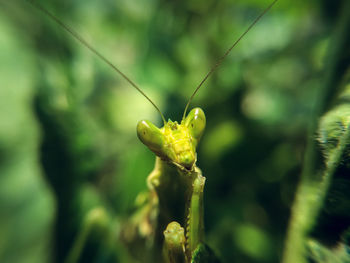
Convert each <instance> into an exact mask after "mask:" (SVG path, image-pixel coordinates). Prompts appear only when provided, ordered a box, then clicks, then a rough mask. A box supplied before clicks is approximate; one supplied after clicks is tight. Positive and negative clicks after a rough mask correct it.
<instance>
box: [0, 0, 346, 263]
mask: <svg viewBox="0 0 350 263" xmlns="http://www.w3.org/2000/svg"><path fill="white" fill-rule="evenodd" d="M37 2H38V3H41V4H42V5H43V6H44V7H45V8H47V9H48V10H50V11H51V12H53V13H54V14H55V15H57V16H58V17H59V18H60V19H61V20H62V21H64V23H66V24H68V25H70V26H71V27H72V28H74V29H75V30H76V31H77V32H79V33H80V34H81V35H82V36H83V37H84V38H86V39H87V40H88V42H90V43H91V44H92V45H93V46H94V47H95V48H96V49H97V50H99V51H100V52H101V53H103V54H104V55H105V56H106V57H107V58H108V59H109V60H110V61H112V62H113V63H114V64H115V65H117V67H118V68H119V69H121V70H122V71H123V72H124V73H125V74H126V75H127V76H129V77H130V78H131V79H132V80H133V81H134V82H136V83H137V84H138V85H139V86H140V87H141V88H142V89H143V90H144V91H145V92H146V93H147V94H148V95H149V96H150V97H151V98H152V100H153V101H154V102H155V103H156V104H157V105H158V106H159V107H160V109H161V110H162V111H163V113H164V115H165V116H166V118H171V119H172V120H178V121H179V120H180V119H181V116H182V114H183V110H184V106H185V104H186V103H187V100H188V98H189V97H190V95H191V93H192V92H193V90H194V88H195V87H196V86H197V85H198V84H199V82H200V81H201V80H202V79H203V77H204V76H205V74H206V73H207V71H208V70H209V69H210V67H211V66H212V65H213V64H214V63H215V61H216V60H217V59H218V58H219V57H220V56H222V55H223V53H224V52H225V51H226V49H227V48H228V47H229V46H231V45H232V43H233V42H234V40H236V39H237V38H238V36H239V35H240V34H241V33H242V32H243V31H244V29H245V28H247V27H248V26H249V24H250V23H251V22H252V21H253V20H254V19H255V18H256V17H257V16H258V15H259V14H260V13H261V11H262V10H263V9H264V8H265V7H266V6H267V5H268V4H269V3H270V0H222V1H214V0H201V1H197V0H178V1H175V0H174V1H171V0H103V1H96V0H85V1H80V0H76V1H68V0H61V1H50V2H45V1H43V0H42V1H39V0H38V1H37ZM340 4H341V1H330V0H318V1H317V0H313V1H301V0H297V1H282V0H281V1H279V2H278V3H277V4H276V5H275V6H274V7H273V8H272V10H271V11H270V12H268V13H267V14H266V15H265V17H264V18H263V19H262V20H261V21H260V22H259V23H258V24H257V25H256V26H255V27H254V28H253V30H252V31H251V32H249V34H248V35H247V36H246V37H245V38H244V39H243V40H242V41H241V42H240V43H239V45H238V46H237V47H235V49H234V50H233V51H232V54H230V56H229V57H227V59H226V60H225V61H224V63H223V64H222V66H221V67H220V68H219V69H218V70H217V71H216V72H215V73H214V74H213V75H212V77H211V78H210V79H209V80H208V81H207V82H206V83H205V84H204V86H203V88H202V89H201V90H200V91H199V93H198V95H197V96H196V97H195V99H194V101H193V103H192V105H191V106H192V107H195V106H199V107H201V108H202V109H203V110H204V112H205V113H206V116H207V128H206V132H205V134H204V136H203V139H202V141H201V144H200V146H199V149H198V166H199V167H200V168H201V169H202V170H203V173H204V176H206V177H207V183H206V190H205V224H206V233H207V243H208V244H209V245H210V246H211V247H212V248H213V249H214V250H215V252H216V253H217V254H218V255H219V257H220V258H221V259H222V262H248V263H249V262H279V261H280V260H281V256H282V249H283V242H284V238H285V235H286V228H287V223H288V218H289V213H290V207H291V204H292V201H293V194H294V192H295V188H296V184H297V182H298V178H299V174H300V166H301V161H302V156H303V150H304V145H305V140H306V128H307V125H308V123H309V121H310V118H311V111H312V108H313V105H314V103H315V100H316V98H317V90H318V87H319V86H320V84H321V83H322V75H323V74H324V71H323V70H324V65H325V64H326V63H327V61H326V60H325V54H326V52H327V48H328V44H329V41H330V38H331V33H332V32H333V30H334V24H335V21H336V18H337V15H338V11H339V6H340ZM0 85H1V88H0V109H1V110H0V115H1V122H0V213H1V216H0V261H1V262H6V263H7V262H62V261H63V260H64V258H66V256H67V253H68V251H69V249H70V248H71V247H72V243H73V240H74V238H75V237H76V236H77V235H78V232H79V229H80V226H81V225H82V224H84V222H86V219H85V218H86V216H87V213H88V212H89V211H90V210H91V209H93V208H96V207H97V208H101V207H102V208H104V209H105V210H106V211H107V214H108V215H106V218H107V219H106V222H105V221H103V222H102V224H106V225H108V228H110V230H109V231H103V230H101V231H100V232H101V233H95V234H96V238H95V239H92V241H89V242H88V244H87V246H86V247H85V249H83V254H82V256H81V259H82V262H133V261H132V259H131V258H129V257H128V254H127V252H126V250H125V249H124V248H123V246H122V245H121V243H120V241H119V238H118V233H119V231H120V228H121V225H122V222H123V221H124V220H126V219H127V217H128V216H129V215H130V213H131V211H132V210H133V207H134V203H135V201H134V200H135V197H136V195H137V194H138V193H139V192H140V191H142V190H145V189H146V181H145V180H146V177H147V175H148V173H149V172H150V171H151V170H152V167H153V165H154V156H153V154H152V153H151V152H150V151H149V150H148V149H146V147H145V146H144V145H143V144H142V143H140V142H139V141H138V139H137V136H136V124H137V122H138V121H139V120H142V119H148V120H151V121H153V122H155V123H157V124H158V125H159V126H160V125H161V119H160V116H159V115H158V114H157V112H156V111H155V110H154V108H153V107H152V105H150V103H149V102H147V101H146V100H145V98H143V97H142V96H141V95H140V94H139V93H137V92H136V91H135V90H134V89H133V88H132V87H131V86H130V85H129V84H128V83H127V82H126V81H125V80H123V79H122V78H121V77H120V76H118V75H117V74H116V73H115V72H114V71H113V70H112V69H111V68H109V67H108V66H106V65H105V64H104V63H103V62H101V61H100V60H99V59H97V58H96V57H95V56H94V55H93V54H91V53H90V52H89V51H88V50H87V49H86V48H85V47H83V46H82V45H80V44H78V43H77V42H76V41H75V40H74V39H73V38H72V37H71V36H69V35H67V33H65V32H64V31H63V30H62V29H61V28H59V27H58V26H57V25H56V24H55V23H54V22H52V21H51V20H49V19H47V17H45V16H44V15H43V14H42V13H40V12H38V11H37V10H36V9H34V8H33V7H32V6H31V5H30V4H28V2H26V1H17V0H16V1H11V2H10V1H4V0H1V1H0ZM94 240H95V241H94Z"/></svg>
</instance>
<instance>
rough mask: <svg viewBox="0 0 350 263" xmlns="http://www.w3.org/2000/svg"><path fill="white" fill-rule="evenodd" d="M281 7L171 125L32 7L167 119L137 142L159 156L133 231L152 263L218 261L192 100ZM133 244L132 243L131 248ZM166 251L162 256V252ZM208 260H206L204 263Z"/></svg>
mask: <svg viewBox="0 0 350 263" xmlns="http://www.w3.org/2000/svg"><path fill="white" fill-rule="evenodd" d="M276 2H277V0H274V1H273V2H272V3H271V4H270V5H269V6H268V7H267V8H266V9H265V10H264V11H263V12H262V13H261V15H260V16H258V17H257V18H256V19H255V20H254V21H253V23H252V24H251V25H250V26H249V27H248V28H247V30H246V31H244V32H243V34H241V36H240V37H239V38H238V39H237V40H236V41H235V42H234V43H233V45H232V46H231V47H230V48H229V49H228V50H227V51H226V53H225V54H224V55H223V56H222V57H221V58H220V59H219V60H218V61H217V63H216V64H215V65H214V66H213V67H212V68H211V69H210V71H209V72H208V73H207V74H206V75H205V77H204V78H203V80H202V81H201V82H200V84H199V85H198V86H197V87H196V89H195V90H194V92H193V93H192V95H191V97H190V99H189V101H188V103H187V105H186V107H185V110H184V113H183V117H182V120H181V121H180V123H178V122H177V121H171V120H168V121H166V119H165V117H164V116H163V114H162V112H161V111H160V109H159V108H158V106H156V104H155V103H154V102H153V101H152V100H151V99H150V98H149V97H148V96H147V95H146V94H145V93H144V91H143V90H141V89H140V88H139V87H138V86H137V85H136V84H135V83H134V82H133V81H132V80H131V79H130V78H129V77H127V76H126V75H125V74H124V73H123V72H122V71H120V70H119V69H118V68H117V67H116V66H114V65H113V64H112V63H111V62H110V61H109V60H108V59H107V58H106V57H104V56H103V55H102V54H101V53H100V52H98V51H97V50H96V49H95V48H94V47H92V46H91V45H90V44H89V43H88V42H86V41H85V40H84V39H83V38H82V37H80V35H79V34H77V33H76V32H75V31H73V30H72V29H70V28H69V27H67V26H66V25H65V24H63V23H62V22H61V21H60V20H59V19H57V18H56V17H55V16H53V15H52V14H51V13H50V12H48V11H47V10H46V9H44V8H42V7H41V6H40V5H37V4H35V2H30V3H32V4H33V5H34V6H35V7H36V8H37V9H39V10H40V11H42V12H43V13H44V14H46V15H48V16H49V17H50V18H51V19H52V20H54V21H55V22H56V23H57V24H58V25H60V26H61V27H62V28H63V29H64V30H66V31H67V32H68V33H70V34H71V35H72V36H73V37H74V38H75V39H76V40H78V41H79V42H80V43H81V44H83V45H84V46H85V47H87V48H88V49H89V50H90V51H91V52H92V53H94V54H95V55H97V56H98V57H99V58H100V59H101V60H102V61H104V62H105V63H106V64H108V65H109V66H110V67H112V68H113V69H114V70H115V71H116V72H117V73H118V74H119V75H120V76H121V77H122V78H124V79H125V80H126V81H127V82H128V83H129V84H130V85H131V86H132V87H133V88H135V89H136V90H137V91H138V92H139V93H140V94H141V95H143V96H144V97H145V98H146V99H147V100H148V101H149V102H150V103H151V104H152V105H153V106H154V108H155V109H156V110H157V111H158V112H159V114H160V116H161V118H162V120H163V125H164V126H163V127H162V128H158V127H156V126H155V125H154V124H153V123H152V122H150V121H147V120H143V121H140V122H139V123H138V124H137V136H138V138H139V139H140V140H141V142H142V143H143V144H145V145H146V146H147V147H148V148H149V149H150V150H151V151H152V152H153V153H154V154H155V155H156V161H155V168H154V170H153V171H152V172H151V174H150V175H149V176H148V179H147V185H148V188H149V194H148V197H147V200H148V201H147V203H146V204H145V206H144V207H142V209H141V210H142V211H141V213H138V215H137V217H135V218H136V219H135V222H136V223H135V224H134V225H132V226H131V227H134V228H136V229H137V232H138V233H137V235H139V237H133V238H142V239H145V240H146V241H145V243H148V244H151V245H150V246H151V249H150V251H151V252H150V253H151V254H152V255H151V256H150V257H153V258H152V259H150V261H152V260H156V262H158V261H163V260H164V261H165V262H170V263H175V262H179V263H181V262H184V263H188V262H197V263H198V262H217V261H216V260H217V259H216V258H215V256H214V255H213V253H212V252H211V251H210V249H209V248H207V247H206V246H205V237H204V215H203V206H204V205H203V192H204V185H205V181H206V178H205V177H204V176H203V175H202V172H201V170H200V169H199V168H198V167H197V165H196V162H197V153H196V148H197V146H198V143H199V141H200V139H201V137H202V135H203V133H204V129H205V126H206V117H205V114H204V112H203V110H202V109H201V108H194V109H192V110H191V111H189V113H188V114H187V112H188V109H189V106H190V104H191V102H192V99H193V98H194V96H195V95H196V94H197V92H198V91H199V90H200V88H201V87H202V85H203V84H204V83H205V81H206V80H207V79H208V78H209V76H210V75H211V74H212V73H213V72H214V71H215V70H216V69H217V68H218V67H219V66H220V65H221V63H222V61H223V60H224V59H225V58H226V57H227V55H228V54H229V53H230V52H231V50H232V49H233V48H234V47H235V46H236V45H237V43H238V42H239V41H240V40H241V39H242V38H243V37H244V36H245V35H246V34H247V33H248V31H249V30H250V29H251V28H252V27H253V26H254V25H255V24H256V23H257V22H258V20H259V19H260V18H261V17H262V16H263V15H264V14H265V13H266V12H267V11H268V10H270V8H271V7H272V6H273V5H274V4H275V3H276ZM141 228H142V229H141ZM126 230H128V227H126ZM132 241H133V240H131V241H128V242H129V243H132ZM162 250H163V252H162V253H159V251H162ZM153 254H157V255H155V256H154V255H153ZM207 255H209V256H207ZM203 258H205V259H204V260H203ZM153 262H154V261H153Z"/></svg>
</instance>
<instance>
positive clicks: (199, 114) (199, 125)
mask: <svg viewBox="0 0 350 263" xmlns="http://www.w3.org/2000/svg"><path fill="white" fill-rule="evenodd" d="M205 123H206V120H205V114H204V112H203V110H202V109H201V108H194V109H192V110H191V111H190V113H189V114H188V115H187V117H186V119H185V125H186V126H187V127H188V129H189V130H190V133H191V135H192V136H193V137H194V138H195V139H196V140H197V141H199V139H200V138H201V136H202V134H203V132H204V129H205Z"/></svg>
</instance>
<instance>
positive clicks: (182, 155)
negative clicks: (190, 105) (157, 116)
mask: <svg viewBox="0 0 350 263" xmlns="http://www.w3.org/2000/svg"><path fill="white" fill-rule="evenodd" d="M205 124H206V119H205V114H204V112H203V110H202V109H201V108H194V109H192V110H191V111H190V113H189V114H188V115H187V117H186V118H185V119H183V120H182V121H181V123H180V124H178V123H177V122H176V121H175V122H173V121H171V120H169V121H168V122H166V123H165V125H164V127H162V128H158V127H156V126H155V125H154V124H152V123H151V122H150V121H147V120H143V121H140V122H139V123H138V124H137V136H138V137H139V139H140V140H141V142H142V143H143V144H145V145H146V146H147V147H148V148H149V149H150V150H151V151H152V152H154V153H155V154H156V155H157V156H158V157H160V158H161V159H162V160H165V161H168V162H171V163H174V164H175V165H177V166H179V167H180V168H184V169H186V170H192V169H193V167H194V165H195V163H196V160H197V154H196V147H197V145H198V142H199V140H200V138H201V136H202V134H203V132H204V129H205Z"/></svg>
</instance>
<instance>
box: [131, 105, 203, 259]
mask: <svg viewBox="0 0 350 263" xmlns="http://www.w3.org/2000/svg"><path fill="white" fill-rule="evenodd" d="M205 123H206V119H205V115H204V112H203V110H202V109H200V108H195V109H193V110H192V111H191V112H190V113H189V114H188V115H187V117H186V118H185V119H183V120H182V122H181V123H180V124H178V123H177V122H172V121H170V120H169V121H168V122H167V123H166V124H165V125H164V127H163V128H160V129H159V128H157V127H156V126H155V125H153V124H152V123H151V122H149V121H140V122H139V124H138V125H137V135H138V137H139V138H140V140H141V141H142V142H143V143H144V144H145V145H146V146H147V147H149V149H150V150H152V151H153V152H154V153H155V154H156V155H157V157H156V165H155V168H154V170H153V171H152V172H151V174H150V175H149V176H148V179H147V183H148V187H149V189H150V192H151V193H150V204H151V205H150V206H151V207H153V208H154V209H156V210H157V212H156V217H155V218H151V219H150V218H147V219H141V220H146V221H147V222H148V221H152V224H151V225H153V226H154V230H153V231H152V232H153V236H152V238H154V240H153V242H152V243H155V244H160V243H161V242H162V239H163V236H162V234H163V232H164V231H165V232H164V234H165V236H166V238H165V241H166V242H165V243H166V244H165V246H167V247H168V254H170V255H173V254H176V255H178V250H179V249H178V248H176V249H174V245H172V244H171V241H169V240H172V239H175V240H177V239H178V238H176V235H177V234H174V235H175V237H172V235H173V234H172V233H177V232H178V231H171V229H172V228H173V227H172V226H173V225H174V222H176V223H177V224H178V225H179V226H180V225H182V226H185V229H186V231H185V236H186V238H185V247H184V251H183V255H182V257H183V258H186V259H187V260H186V261H188V260H189V259H191V254H192V252H193V251H194V250H195V249H196V247H197V246H198V245H199V244H200V243H201V242H203V238H204V226H203V189H204V182H205V178H204V177H203V176H202V173H201V171H200V169H199V168H198V167H197V166H196V161H197V154H196V147H197V145H198V142H199V140H200V138H201V136H202V134H203V132H204V129H205ZM152 214H153V215H154V213H153V212H150V211H149V213H147V214H146V215H145V216H148V217H149V215H152ZM168 243H169V244H168ZM171 257H173V258H174V256H171ZM171 257H169V258H171ZM169 260H170V262H172V261H173V260H171V259H169ZM174 262H177V261H174ZM188 262H189V261H188Z"/></svg>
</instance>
